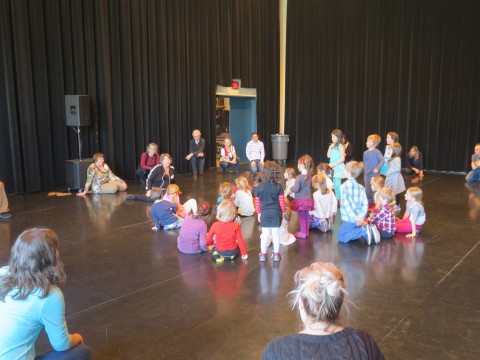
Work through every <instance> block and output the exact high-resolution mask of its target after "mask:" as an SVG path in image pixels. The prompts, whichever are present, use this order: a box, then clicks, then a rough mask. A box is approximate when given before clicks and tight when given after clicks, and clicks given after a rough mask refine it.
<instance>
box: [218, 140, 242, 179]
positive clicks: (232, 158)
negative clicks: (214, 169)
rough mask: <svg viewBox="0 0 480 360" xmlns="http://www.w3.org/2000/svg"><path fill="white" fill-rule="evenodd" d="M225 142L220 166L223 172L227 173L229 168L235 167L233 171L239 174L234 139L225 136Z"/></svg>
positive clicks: (221, 152)
mask: <svg viewBox="0 0 480 360" xmlns="http://www.w3.org/2000/svg"><path fill="white" fill-rule="evenodd" d="M223 144H224V147H223V148H222V149H221V150H220V167H221V168H222V172H223V174H225V172H226V171H227V169H228V168H229V167H230V166H231V167H233V173H234V174H238V161H237V153H236V151H235V146H233V145H232V140H231V139H230V138H225V139H224V140H223Z"/></svg>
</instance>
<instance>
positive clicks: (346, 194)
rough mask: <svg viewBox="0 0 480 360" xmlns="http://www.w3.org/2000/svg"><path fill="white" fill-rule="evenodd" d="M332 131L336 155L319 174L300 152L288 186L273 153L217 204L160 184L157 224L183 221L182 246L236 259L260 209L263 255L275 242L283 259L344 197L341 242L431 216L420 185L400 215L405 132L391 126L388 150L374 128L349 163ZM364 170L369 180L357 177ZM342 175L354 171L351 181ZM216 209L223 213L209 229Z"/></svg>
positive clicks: (328, 226)
mask: <svg viewBox="0 0 480 360" xmlns="http://www.w3.org/2000/svg"><path fill="white" fill-rule="evenodd" d="M331 138H332V144H331V145H330V146H329V148H328V153H327V156H328V157H329V159H330V163H329V164H327V163H321V164H319V165H318V166H317V168H316V174H315V175H314V176H312V172H313V168H314V163H313V159H312V157H311V156H309V155H303V156H302V157H300V159H299V160H298V164H297V167H298V171H299V174H298V175H296V171H295V170H294V169H292V168H287V169H286V170H285V172H284V174H283V176H284V178H285V180H286V187H285V190H284V189H283V187H282V185H281V184H280V177H281V169H280V166H279V165H278V164H277V163H275V162H273V161H266V162H265V164H264V169H263V171H262V172H261V173H257V174H254V176H251V177H250V178H251V179H252V181H251V182H249V181H248V179H247V178H246V177H245V176H241V177H239V178H237V179H235V186H233V185H232V184H230V183H228V182H224V183H222V184H220V186H219V197H218V199H217V205H216V206H215V207H213V206H212V204H210V203H209V202H207V201H203V202H202V203H201V204H200V206H197V202H196V200H195V199H190V200H188V201H187V202H186V203H184V204H181V202H180V194H181V193H180V189H179V188H178V186H177V185H175V184H170V185H169V186H168V187H167V189H166V191H165V195H163V196H162V191H161V190H158V191H156V190H152V193H151V197H152V198H153V199H154V200H155V203H154V204H153V205H152V210H151V213H152V217H153V219H154V222H155V226H154V227H153V228H152V229H153V230H155V231H158V230H159V229H160V227H163V228H164V229H177V228H181V230H180V233H179V236H178V250H179V251H181V252H183V253H188V254H196V253H199V252H203V251H208V250H212V256H213V259H214V260H215V261H216V262H217V263H222V262H223V261H224V260H225V259H231V260H233V259H234V258H235V257H237V256H238V255H239V254H241V257H242V259H247V258H248V254H247V250H246V247H245V242H244V239H243V236H242V232H241V229H240V223H241V218H242V217H249V216H253V215H254V213H255V212H256V213H257V216H258V222H259V223H260V226H261V235H260V254H259V260H260V261H261V262H264V261H266V260H267V257H268V256H267V248H268V246H269V244H270V243H273V252H272V254H271V257H272V259H273V261H274V262H278V261H280V260H281V256H280V244H284V245H288V244H291V243H292V242H293V241H295V238H300V239H305V238H307V237H308V236H309V231H310V229H319V230H320V231H322V232H326V231H330V230H332V229H333V224H334V217H335V215H336V213H337V208H338V205H339V204H340V210H341V218H342V223H341V225H340V228H339V232H338V241H339V242H348V241H351V240H356V239H360V238H362V237H363V238H365V239H366V240H367V243H368V244H369V245H370V244H371V243H373V242H374V243H376V244H378V243H379V242H380V239H381V238H391V237H392V236H393V234H394V233H395V232H398V233H407V237H415V236H416V235H417V234H418V232H419V231H420V229H421V228H422V225H423V224H424V223H425V211H424V208H423V205H422V190H421V189H420V188H418V187H411V188H409V189H408V190H407V192H406V195H405V199H406V201H407V210H406V212H405V214H404V216H403V218H402V219H396V218H395V212H396V211H397V212H398V211H399V210H400V206H399V204H400V194H401V193H402V192H404V191H405V181H404V180H403V177H402V174H401V159H400V155H401V151H402V147H401V145H400V144H399V143H398V135H397V134H396V133H388V134H387V147H386V151H385V154H384V155H382V154H381V153H380V151H379V150H378V149H377V147H378V145H379V144H380V141H381V138H380V136H379V135H376V134H373V135H370V136H369V137H368V138H367V142H366V147H367V150H366V151H365V153H364V155H363V163H362V162H357V161H350V162H348V163H346V164H345V151H344V146H343V144H342V138H343V134H342V132H341V131H340V130H338V129H337V130H334V131H333V132H332V134H331ZM362 171H363V172H364V181H365V187H364V186H362V185H360V184H359V183H358V182H357V180H356V179H357V178H358V176H360V174H361V173H362ZM381 174H383V175H384V176H385V178H384V177H383V176H381ZM422 176H423V173H422ZM332 178H333V180H332ZM342 179H346V180H345V181H344V183H343V184H342ZM312 187H313V189H314V190H315V191H314V192H313V194H312ZM212 211H215V213H216V219H217V220H218V221H217V222H215V223H213V224H212V225H211V227H210V230H207V222H208V217H209V216H210V215H211V214H212ZM291 211H295V212H297V213H298V223H299V228H300V229H299V231H298V232H296V233H295V236H294V235H292V234H289V233H288V224H289V220H290V215H291Z"/></svg>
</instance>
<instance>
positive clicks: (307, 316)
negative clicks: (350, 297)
mask: <svg viewBox="0 0 480 360" xmlns="http://www.w3.org/2000/svg"><path fill="white" fill-rule="evenodd" d="M294 279H295V290H293V291H291V292H290V293H289V295H291V296H292V302H291V303H292V307H294V308H295V307H296V308H298V312H299V314H300V318H301V319H302V323H303V330H302V331H301V332H300V333H299V334H293V335H288V336H284V337H281V338H277V339H274V340H272V341H271V342H270V343H269V344H268V346H267V348H266V349H265V352H264V353H263V356H262V359H263V360H270V359H282V360H292V359H351V360H356V359H379V360H380V359H384V357H383V355H382V353H381V352H380V349H379V348H378V345H377V344H376V343H375V341H374V340H373V338H372V336H371V335H369V334H368V333H366V332H364V331H362V330H359V329H352V328H345V327H343V326H342V325H341V324H340V321H339V316H340V308H341V306H342V303H343V299H344V296H345V294H346V291H345V283H344V280H343V274H342V272H341V271H340V270H339V269H338V268H337V267H336V266H335V265H333V264H326V263H320V262H317V263H313V264H311V265H310V266H307V267H306V268H303V269H302V270H299V271H297V273H296V274H295V277H294Z"/></svg>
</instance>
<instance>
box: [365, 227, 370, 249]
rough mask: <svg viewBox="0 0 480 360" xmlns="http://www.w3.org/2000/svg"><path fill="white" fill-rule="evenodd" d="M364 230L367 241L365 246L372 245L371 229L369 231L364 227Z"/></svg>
mask: <svg viewBox="0 0 480 360" xmlns="http://www.w3.org/2000/svg"><path fill="white" fill-rule="evenodd" d="M364 229H365V231H366V232H367V235H366V236H365V239H367V244H368V245H370V244H371V243H372V229H370V226H369V225H365V226H364Z"/></svg>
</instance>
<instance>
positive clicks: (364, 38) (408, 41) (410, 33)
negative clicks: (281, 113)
mask: <svg viewBox="0 0 480 360" xmlns="http://www.w3.org/2000/svg"><path fill="white" fill-rule="evenodd" d="M287 29H288V31H287V72H286V76H287V78H286V114H285V118H286V132H287V133H289V134H292V135H294V136H292V139H291V145H292V146H291V147H290V149H289V150H290V153H289V155H290V156H289V157H290V158H298V157H299V156H300V155H302V154H303V153H311V154H313V156H314V157H315V160H316V161H320V160H321V161H326V160H327V157H326V153H327V148H328V145H329V143H330V141H331V140H330V133H331V131H332V130H333V129H335V128H340V129H342V130H343V131H345V132H346V133H347V135H348V138H349V139H350V140H351V141H352V143H353V144H354V150H355V154H354V155H355V158H356V159H362V156H363V151H364V150H365V142H366V138H367V136H368V135H369V134H371V133H378V134H379V135H381V136H382V140H383V142H382V145H381V146H380V150H381V151H382V152H383V150H384V145H385V142H384V139H385V136H386V133H387V132H389V131H395V132H397V133H399V135H400V142H401V144H402V145H403V146H404V149H406V150H407V151H408V148H409V147H411V146H412V145H418V146H419V148H420V150H421V151H423V152H424V156H425V160H426V167H427V168H428V169H434V170H445V171H466V170H467V169H468V168H469V167H470V156H471V154H472V153H473V145H474V144H475V142H477V141H480V108H479V104H480V1H478V0H457V1H452V0H420V1H416V0H388V1H387V0H362V1H359V0H302V1H289V2H288V18H287ZM468 170H469V169H468Z"/></svg>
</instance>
